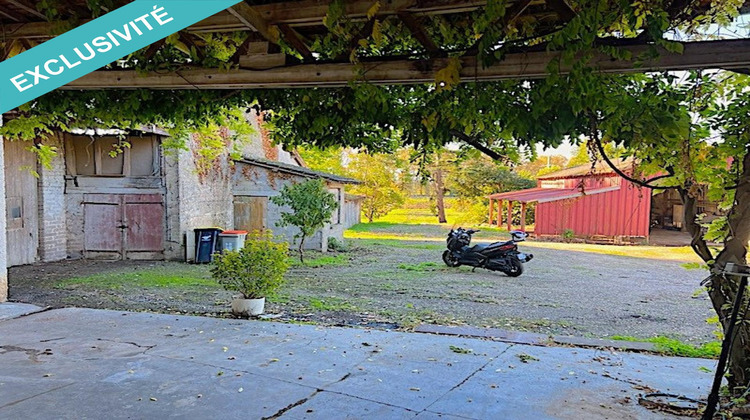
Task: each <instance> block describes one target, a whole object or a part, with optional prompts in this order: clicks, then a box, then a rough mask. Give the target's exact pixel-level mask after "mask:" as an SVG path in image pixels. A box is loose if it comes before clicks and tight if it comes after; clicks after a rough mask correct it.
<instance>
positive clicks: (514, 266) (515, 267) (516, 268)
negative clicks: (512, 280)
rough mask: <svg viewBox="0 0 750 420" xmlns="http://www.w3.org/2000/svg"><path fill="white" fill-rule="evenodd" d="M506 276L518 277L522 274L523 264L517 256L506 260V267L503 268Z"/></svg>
mask: <svg viewBox="0 0 750 420" xmlns="http://www.w3.org/2000/svg"><path fill="white" fill-rule="evenodd" d="M503 273H505V274H506V275H507V276H508V277H518V276H520V275H521V274H523V264H522V263H521V260H519V259H518V258H515V257H513V258H511V259H510V260H509V261H508V268H507V269H505V270H503Z"/></svg>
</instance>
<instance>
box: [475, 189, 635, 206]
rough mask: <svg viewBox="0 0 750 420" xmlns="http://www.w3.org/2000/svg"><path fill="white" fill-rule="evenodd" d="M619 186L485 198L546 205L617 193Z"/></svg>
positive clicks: (517, 192)
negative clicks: (606, 193)
mask: <svg viewBox="0 0 750 420" xmlns="http://www.w3.org/2000/svg"><path fill="white" fill-rule="evenodd" d="M619 189H620V186H619V185H617V186H614V187H605V188H594V189H590V190H586V191H584V192H581V190H580V189H578V188H529V189H526V190H517V191H509V192H504V193H499V194H492V195H490V196H488V197H487V198H490V199H493V200H510V201H518V202H520V203H532V202H537V203H547V202H550V201H558V200H565V199H568V198H576V197H581V196H583V195H594V194H601V193H605V192H609V191H617V190H619Z"/></svg>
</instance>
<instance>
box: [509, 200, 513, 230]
mask: <svg viewBox="0 0 750 420" xmlns="http://www.w3.org/2000/svg"><path fill="white" fill-rule="evenodd" d="M511 230H513V201H511V200H508V232H510V231H511Z"/></svg>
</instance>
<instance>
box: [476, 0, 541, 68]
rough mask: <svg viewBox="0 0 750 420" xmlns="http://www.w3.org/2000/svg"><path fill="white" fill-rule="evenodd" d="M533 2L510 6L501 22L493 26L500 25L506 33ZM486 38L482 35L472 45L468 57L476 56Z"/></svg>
mask: <svg viewBox="0 0 750 420" xmlns="http://www.w3.org/2000/svg"><path fill="white" fill-rule="evenodd" d="M531 1H532V0H519V1H518V2H516V3H514V4H513V5H512V6H509V7H508V8H507V9H505V14H504V15H503V17H502V18H501V19H500V22H493V23H492V25H497V24H500V26H502V30H503V31H505V29H506V28H507V27H508V25H510V24H511V23H513V21H515V20H516V19H518V17H519V16H521V14H522V13H523V12H524V11H525V10H526V8H527V7H529V5H530V4H531ZM486 36H487V34H486V33H485V34H482V36H481V37H480V38H479V39H478V40H477V41H476V42H475V43H474V45H472V46H471V48H469V50H468V51H466V55H476V54H477V52H478V51H479V48H480V46H481V45H482V42H484V39H485V37H486Z"/></svg>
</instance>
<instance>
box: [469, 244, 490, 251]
mask: <svg viewBox="0 0 750 420" xmlns="http://www.w3.org/2000/svg"><path fill="white" fill-rule="evenodd" d="M489 246H490V245H487V244H476V245H474V246H473V247H471V248H469V252H482V251H484V250H485V249H486V248H487V247H489Z"/></svg>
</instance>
